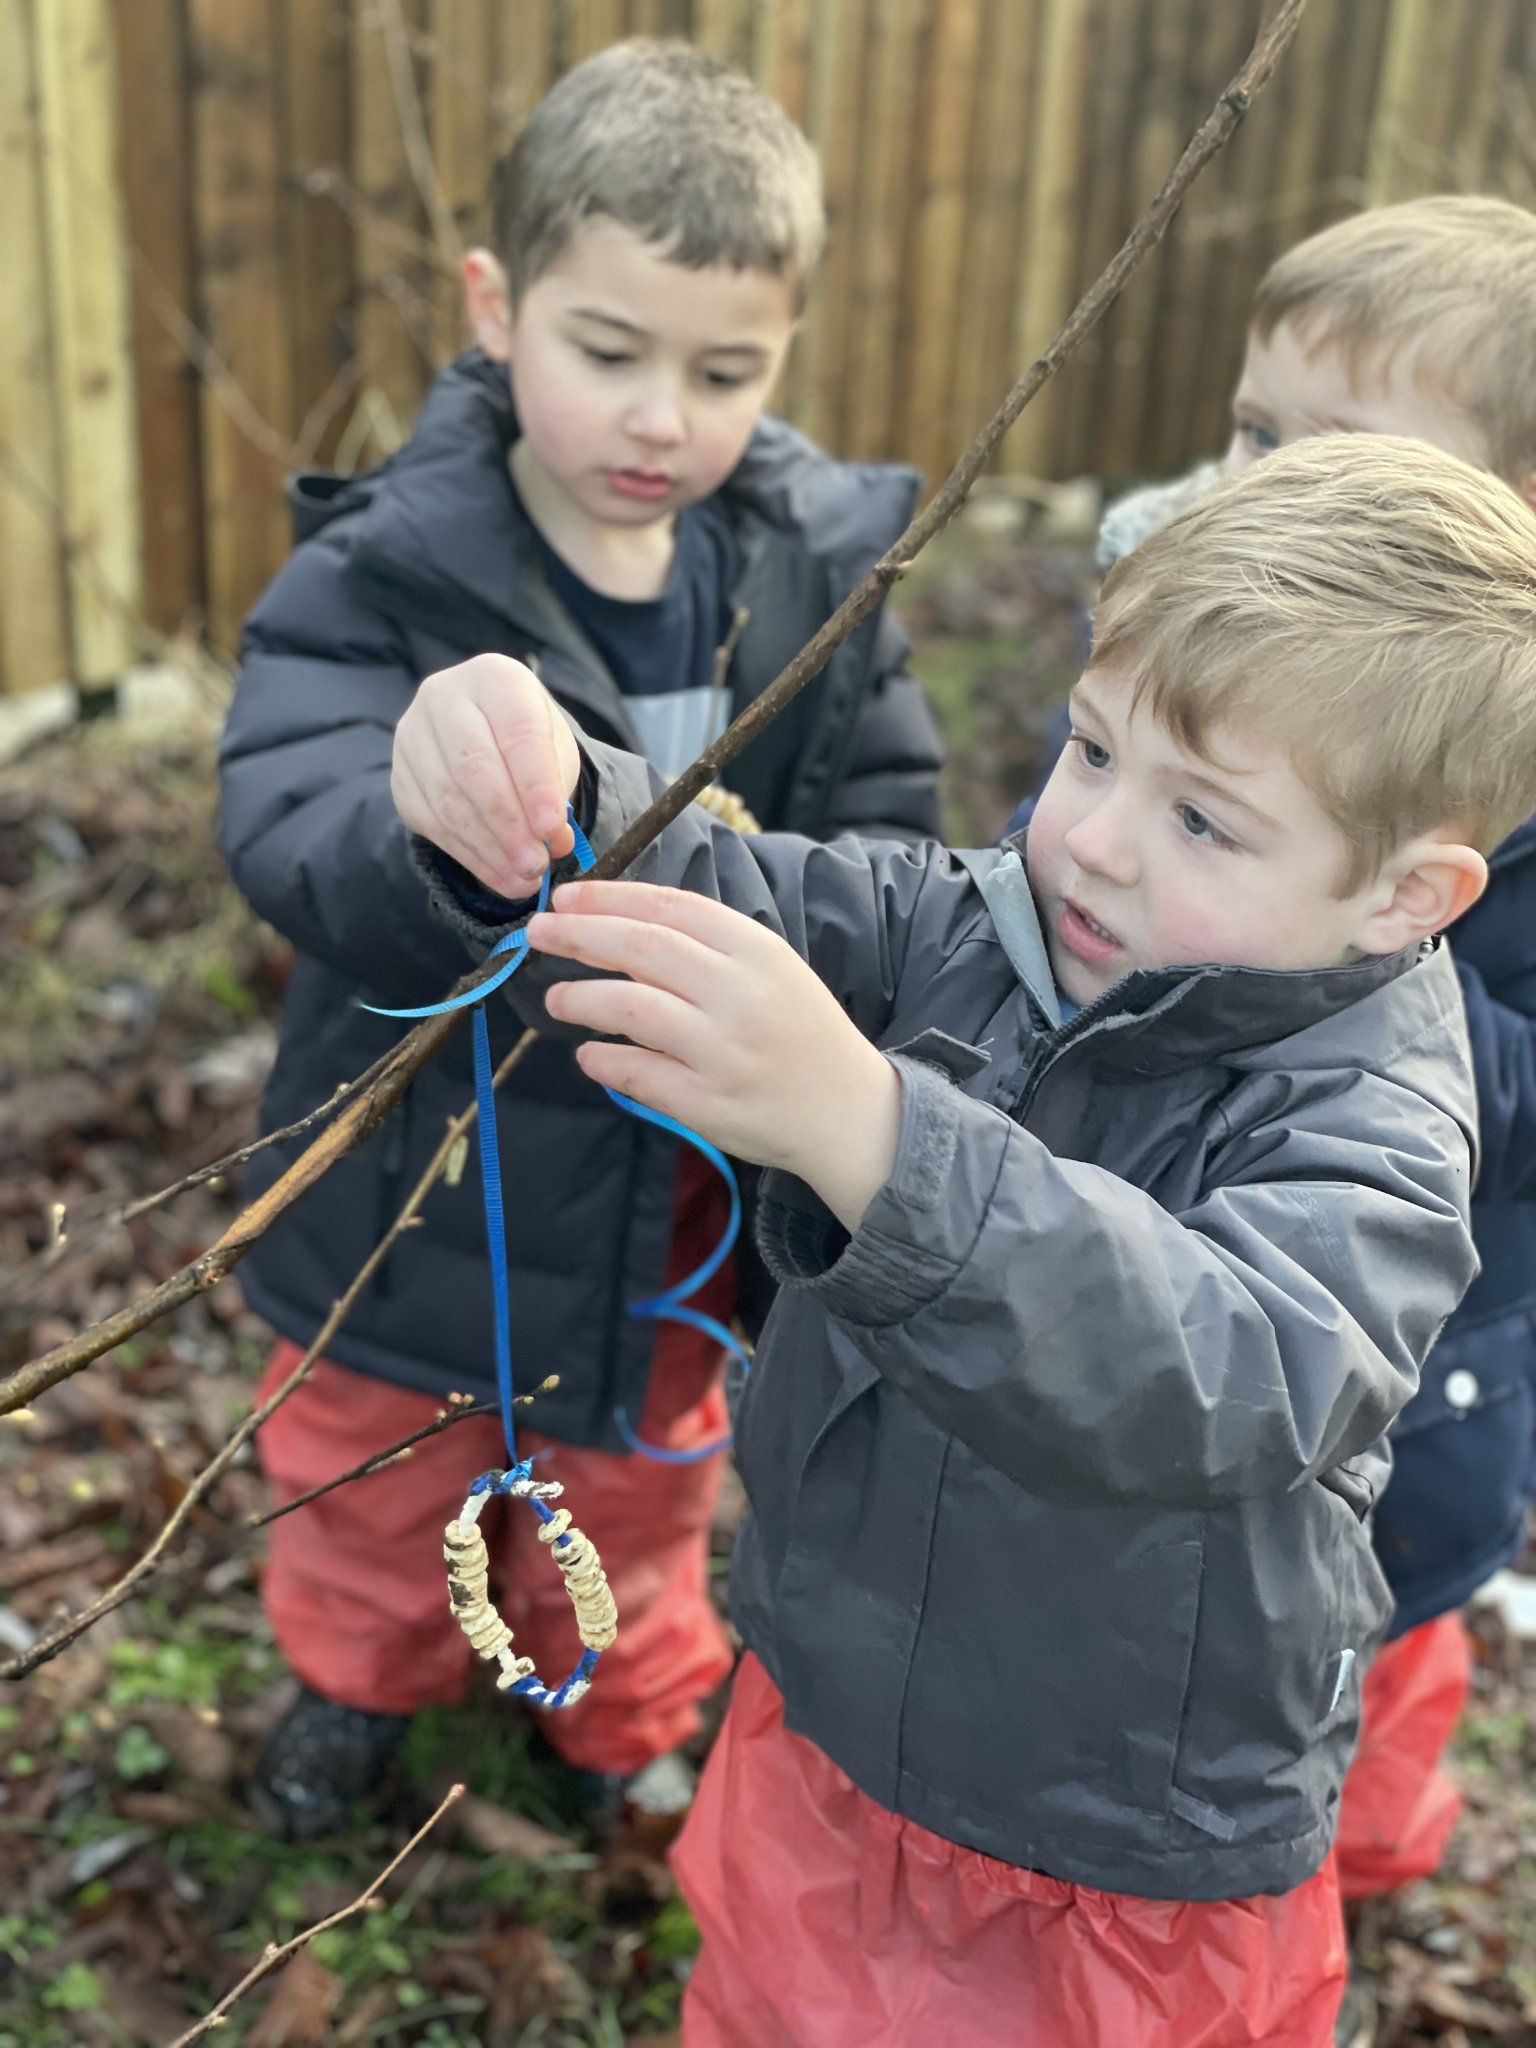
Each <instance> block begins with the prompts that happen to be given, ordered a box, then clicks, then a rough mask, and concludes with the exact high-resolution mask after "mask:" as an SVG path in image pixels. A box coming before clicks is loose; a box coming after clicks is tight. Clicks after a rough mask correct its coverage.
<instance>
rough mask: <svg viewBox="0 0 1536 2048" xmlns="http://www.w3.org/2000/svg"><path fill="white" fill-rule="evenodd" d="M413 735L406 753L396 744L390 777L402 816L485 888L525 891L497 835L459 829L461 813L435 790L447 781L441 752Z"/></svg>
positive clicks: (511, 892)
mask: <svg viewBox="0 0 1536 2048" xmlns="http://www.w3.org/2000/svg"><path fill="white" fill-rule="evenodd" d="M415 739H416V742H417V744H415V745H414V746H413V749H412V752H411V753H410V754H407V753H405V752H404V751H403V750H401V749H397V750H396V753H395V760H394V767H393V770H392V773H391V777H390V788H391V792H392V794H393V796H394V800H395V808H396V810H397V811H398V812H399V813H400V816H401V819H402V821H403V822H404V823H405V824H406V826H407V827H408V828H409V829H410V830H411V831H412V832H419V833H420V834H421V836H422V838H423V839H430V840H431V841H432V844H433V845H434V846H439V847H441V848H442V850H443V852H444V853H446V854H448V855H449V856H450V857H451V858H452V859H453V860H456V861H457V862H458V863H459V865H460V866H461V867H464V868H467V869H468V870H469V872H470V873H471V874H472V875H474V876H476V877H477V879H478V880H480V881H482V882H484V883H485V884H486V886H487V887H488V888H491V889H494V890H496V891H497V892H498V893H499V894H500V895H503V896H512V897H520V896H523V895H526V894H527V893H528V891H527V887H526V885H525V883H524V882H523V880H522V878H521V876H520V874H519V873H518V871H517V869H516V868H515V867H514V866H513V865H512V863H511V862H510V861H509V860H508V859H507V858H506V855H505V854H504V853H503V852H502V849H501V848H500V846H499V845H497V843H496V842H495V840H494V839H492V838H490V836H489V835H487V834H480V833H476V832H475V831H474V830H472V829H471V830H468V831H466V830H464V829H462V824H461V820H460V818H459V817H458V816H457V815H450V814H449V813H448V811H447V810H446V809H445V807H444V806H443V805H442V804H441V803H440V802H439V801H438V800H437V799H438V793H439V792H440V791H441V790H442V789H443V788H445V787H446V781H445V778H444V776H443V774H442V771H441V762H440V758H438V757H434V754H433V752H432V749H431V748H429V747H426V746H423V745H422V744H420V741H421V735H420V734H418V735H416V736H415Z"/></svg>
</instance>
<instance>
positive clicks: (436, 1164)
mask: <svg viewBox="0 0 1536 2048" xmlns="http://www.w3.org/2000/svg"><path fill="white" fill-rule="evenodd" d="M538 1035H539V1034H538V1033H537V1032H536V1031H533V1030H528V1031H525V1032H524V1033H523V1035H522V1037H521V1038H520V1039H519V1040H518V1041H517V1044H516V1045H515V1046H513V1048H512V1050H511V1051H510V1052H509V1053H508V1054H507V1056H506V1058H505V1059H504V1060H503V1061H502V1063H501V1065H500V1066H499V1067H498V1068H497V1070H496V1073H495V1075H494V1077H493V1080H492V1086H493V1087H499V1086H500V1084H501V1083H502V1081H503V1080H504V1079H505V1078H506V1076H507V1075H508V1074H510V1073H511V1071H512V1069H513V1068H514V1067H515V1066H516V1065H517V1064H518V1062H519V1061H520V1060H521V1059H522V1058H523V1056H524V1054H525V1053H526V1052H527V1050H528V1048H529V1046H531V1045H532V1044H533V1042H534V1040H535V1039H536V1038H537V1037H538ZM477 1114H478V1110H477V1106H476V1104H474V1103H473V1102H472V1103H471V1104H470V1105H469V1107H468V1109H466V1110H464V1111H463V1112H462V1114H461V1115H459V1116H457V1117H455V1118H454V1120H453V1122H452V1123H450V1124H449V1126H448V1129H447V1131H446V1132H445V1133H444V1136H443V1139H442V1142H441V1144H439V1146H438V1148H437V1150H436V1151H435V1152H434V1153H433V1155H432V1157H431V1159H429V1160H428V1162H427V1164H426V1167H425V1168H424V1169H423V1171H422V1175H421V1178H420V1180H418V1181H417V1183H416V1185H415V1187H414V1188H412V1190H411V1192H410V1194H409V1195H408V1196H407V1197H406V1201H405V1206H404V1207H403V1208H402V1209H401V1211H400V1213H399V1215H398V1216H397V1217H396V1218H395V1220H394V1222H393V1223H391V1225H390V1226H389V1228H388V1230H386V1231H385V1233H384V1235H383V1236H382V1237H381V1238H380V1239H379V1242H378V1243H377V1244H376V1245H375V1246H374V1248H373V1250H372V1251H371V1252H370V1253H369V1254H368V1256H367V1258H366V1259H364V1261H363V1263H362V1265H361V1266H360V1267H359V1268H358V1270H357V1272H356V1273H355V1274H354V1276H353V1279H352V1283H351V1285H350V1286H349V1287H348V1288H347V1291H346V1292H345V1294H343V1295H342V1296H341V1298H340V1300H339V1301H337V1302H336V1303H335V1305H334V1306H333V1307H332V1309H331V1312H330V1314H329V1315H328V1316H327V1317H326V1319H325V1321H324V1322H323V1323H322V1324H321V1326H320V1328H319V1329H318V1330H317V1331H316V1333H315V1338H314V1341H313V1343H312V1344H311V1345H310V1347H309V1349H308V1350H307V1351H306V1352H305V1354H304V1356H303V1357H302V1358H301V1359H300V1360H299V1362H298V1364H297V1365H296V1366H295V1367H294V1369H293V1371H292V1372H291V1373H290V1374H289V1375H288V1377H287V1379H285V1380H284V1381H283V1383H282V1385H281V1386H280V1387H278V1388H277V1389H276V1391H275V1392H273V1393H272V1394H270V1395H268V1397H267V1399H266V1400H265V1401H263V1402H262V1404H261V1406H260V1407H259V1408H253V1409H252V1410H251V1412H250V1414H249V1415H247V1416H246V1418H245V1420H244V1421H243V1422H242V1423H241V1424H240V1425H239V1427H238V1428H237V1429H236V1430H235V1432H234V1434H233V1435H232V1436H231V1437H230V1438H229V1440H228V1442H227V1443H225V1444H224V1446H223V1448H222V1449H221V1450H220V1451H219V1452H218V1453H217V1454H216V1456H214V1457H213V1458H212V1459H211V1460H210V1461H209V1463H208V1464H206V1465H205V1466H204V1467H203V1469H202V1471H201V1472H199V1473H198V1475H197V1477H196V1478H195V1479H194V1480H193V1481H192V1483H191V1485H190V1486H189V1487H188V1488H187V1490H186V1492H185V1493H184V1494H183V1495H182V1497H181V1499H180V1500H179V1501H178V1502H177V1503H176V1506H175V1509H174V1510H173V1511H172V1513H171V1514H170V1515H169V1516H168V1518H167V1520H166V1523H165V1526H164V1528H163V1529H161V1530H160V1532H159V1534H158V1535H157V1536H156V1537H155V1540H154V1542H153V1543H151V1545H150V1546H149V1548H148V1550H146V1551H145V1553H144V1555H143V1556H142V1557H141V1558H139V1559H138V1560H137V1561H136V1562H135V1563H134V1564H132V1565H130V1566H129V1568H128V1570H127V1571H126V1572H124V1574H123V1576H122V1577H121V1578H120V1579H119V1580H118V1581H117V1583H116V1585H113V1586H109V1587H108V1588H107V1590H106V1592H105V1593H103V1594H102V1595H101V1596H100V1598H99V1599H96V1600H93V1601H92V1602H91V1604H90V1606H89V1607H85V1608H82V1609H81V1611H80V1612H79V1613H78V1614H75V1615H71V1616H70V1618H69V1620H68V1621H65V1622H61V1623H60V1624H59V1626H58V1627H57V1628H55V1629H54V1630H53V1632H52V1634H50V1635H46V1636H43V1637H42V1638H40V1640H39V1641H37V1642H35V1643H33V1644H32V1646H31V1647H30V1648H29V1649H26V1650H23V1651H21V1652H20V1654H19V1655H17V1656H15V1657H11V1658H9V1659H7V1661H6V1662H5V1663H4V1664H0V1678H25V1677H26V1676H27V1675H28V1673H29V1672H32V1671H35V1670H36V1669H37V1667H38V1666H39V1665H40V1664H46V1663H48V1662H49V1661H50V1660H51V1659H52V1658H54V1657H57V1656H58V1654H59V1652H60V1651H61V1650H67V1649H68V1648H69V1646H70V1644H71V1643H74V1642H78V1641H79V1639H80V1637H81V1636H83V1635H84V1634H85V1632H86V1630H87V1629H89V1628H94V1627H95V1625H96V1623H97V1622H98V1621H100V1620H101V1618H102V1616H103V1615H104V1614H110V1613H111V1612H112V1611H113V1609H114V1608H118V1607H121V1606H122V1605H123V1603H124V1601H125V1600H129V1599H131V1598H132V1597H133V1595H134V1594H135V1593H136V1592H137V1591H138V1589H139V1587H140V1586H142V1585H143V1583H144V1581H145V1580H146V1579H148V1578H151V1577H153V1575H154V1574H155V1573H156V1572H157V1571H158V1570H159V1568H160V1563H161V1560H162V1559H163V1558H164V1556H165V1553H166V1551H167V1550H168V1549H169V1548H170V1546H171V1544H172V1543H173V1542H174V1541H175V1539H176V1537H177V1536H178V1535H179V1534H180V1533H181V1531H182V1530H183V1529H184V1528H185V1527H186V1525H187V1523H188V1522H189V1521H190V1520H191V1518H192V1511H193V1509H194V1508H196V1507H197V1506H198V1504H199V1503H200V1502H201V1501H203V1500H205V1499H206V1498H207V1497H208V1495H209V1493H210V1492H211V1491H212V1490H213V1488H214V1486H215V1485H217V1483H218V1481H219V1480H220V1479H221V1478H222V1477H223V1476H224V1474H225V1473H226V1472H227V1471H228V1470H229V1468H230V1466H231V1465H232V1464H233V1462H234V1460H235V1458H236V1457H237V1456H238V1455H239V1453H240V1451H241V1450H243V1449H244V1447H245V1445H246V1444H248V1443H249V1442H250V1440H251V1438H252V1437H253V1436H254V1435H255V1434H256V1432H257V1430H258V1429H260V1428H261V1426H262V1424H263V1423H264V1422H267V1421H269V1420H270V1419H271V1417H272V1416H274V1415H275V1414H276V1413H277V1411H278V1409H279V1408H281V1406H282V1405H283V1403H284V1402H285V1401H286V1400H287V1399H288V1396H289V1395H290V1394H291V1393H293V1392H294V1391H295V1390H296V1389H297V1388H298V1387H300V1386H302V1384H303V1383H304V1381H305V1380H307V1379H308V1378H309V1375H310V1372H311V1370H312V1369H313V1367H314V1364H315V1361H316V1360H317V1359H318V1358H319V1357H320V1356H321V1355H322V1353H323V1352H324V1350H325V1347H326V1346H327V1344H329V1343H330V1341H331V1339H332V1338H333V1337H334V1336H335V1334H336V1332H337V1331H338V1330H339V1329H340V1328H341V1326H342V1324H343V1322H345V1320H346V1318H347V1316H348V1314H349V1313H350V1312H351V1309H352V1305H353V1303H354V1302H355V1301H356V1300H357V1298H358V1296H359V1295H360V1294H361V1293H362V1291H363V1289H364V1288H365V1287H366V1286H367V1284H368V1282H369V1281H370V1280H371V1279H372V1278H373V1276H374V1274H375V1273H376V1272H377V1271H378V1269H379V1267H380V1266H381V1265H382V1264H383V1263H384V1260H385V1259H386V1258H387V1257H388V1256H389V1254H390V1252H391V1251H392V1250H393V1249H394V1246H395V1244H396V1243H397V1242H398V1240H399V1239H400V1238H401V1237H402V1236H403V1235H404V1233H405V1232H406V1231H407V1230H409V1229H410V1228H411V1226H412V1224H413V1223H414V1222H415V1220H416V1214H417V1211H418V1210H419V1209H420V1207H421V1205H422V1203H423V1202H424V1201H425V1200H426V1198H427V1196H428V1194H429V1193H430V1191H431V1189H432V1188H433V1187H434V1186H435V1185H436V1183H437V1180H438V1178H439V1176H440V1175H441V1174H442V1171H443V1168H444V1167H445V1166H446V1165H447V1163H448V1155H449V1153H450V1152H452V1150H453V1148H454V1146H455V1145H456V1144H457V1143H458V1141H459V1139H460V1137H462V1136H463V1134H464V1133H465V1132H466V1131H468V1129H469V1128H470V1126H471V1125H472V1124H473V1123H474V1121H475V1117H476V1115H477ZM336 1483H337V1484H339V1483H340V1482H339V1481H338V1482H336Z"/></svg>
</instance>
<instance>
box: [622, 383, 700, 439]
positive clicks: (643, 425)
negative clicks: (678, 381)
mask: <svg viewBox="0 0 1536 2048" xmlns="http://www.w3.org/2000/svg"><path fill="white" fill-rule="evenodd" d="M625 424H626V425H627V427H628V428H629V431H630V432H631V433H632V434H633V435H634V437H635V439H636V440H637V441H647V442H649V443H650V444H651V446H652V447H656V448H675V447H676V446H677V444H678V442H679V441H681V440H682V439H683V438H684V436H685V433H686V429H685V427H684V424H683V408H682V405H681V404H680V402H679V400H678V396H677V393H676V392H675V391H671V390H666V389H662V390H657V391H650V392H647V393H646V395H645V396H644V397H643V398H641V399H640V400H639V401H638V402H637V403H636V404H635V405H633V406H632V407H631V408H630V412H629V418H628V420H627V421H626V422H625Z"/></svg>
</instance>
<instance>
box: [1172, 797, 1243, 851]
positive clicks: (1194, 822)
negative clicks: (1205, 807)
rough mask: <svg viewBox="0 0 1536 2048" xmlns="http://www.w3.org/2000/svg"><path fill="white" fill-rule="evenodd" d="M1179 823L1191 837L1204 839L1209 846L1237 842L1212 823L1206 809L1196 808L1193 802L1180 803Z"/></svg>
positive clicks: (1231, 844)
mask: <svg viewBox="0 0 1536 2048" xmlns="http://www.w3.org/2000/svg"><path fill="white" fill-rule="evenodd" d="M1179 823H1180V824H1181V825H1182V826H1183V827H1184V830H1185V831H1186V832H1187V833H1188V834H1189V836H1190V838H1191V839H1199V840H1202V841H1204V843H1205V844H1206V845H1207V846H1233V845H1235V844H1236V841H1235V840H1232V839H1229V838H1228V837H1227V835H1226V833H1225V832H1223V831H1221V830H1219V829H1218V828H1217V827H1216V826H1215V825H1213V824H1212V823H1211V821H1210V819H1209V818H1208V817H1207V816H1206V815H1205V813H1204V811H1200V810H1196V808H1195V806H1194V805H1193V804H1180V805H1179Z"/></svg>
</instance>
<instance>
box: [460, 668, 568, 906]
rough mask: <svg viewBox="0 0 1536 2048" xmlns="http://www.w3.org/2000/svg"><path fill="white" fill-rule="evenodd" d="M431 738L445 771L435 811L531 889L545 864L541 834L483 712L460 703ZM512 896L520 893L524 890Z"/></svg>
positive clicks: (465, 703)
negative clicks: (493, 852)
mask: <svg viewBox="0 0 1536 2048" xmlns="http://www.w3.org/2000/svg"><path fill="white" fill-rule="evenodd" d="M432 736H433V738H434V739H435V740H436V741H437V744H438V747H439V751H440V753H441V755H442V758H443V761H444V764H445V769H446V774H445V779H444V784H443V787H442V788H441V790H440V791H438V792H437V808H438V811H439V813H440V814H441V815H442V816H443V817H444V818H445V820H446V821H447V822H448V823H449V824H451V825H453V826H454V827H455V828H456V829H457V831H458V832H459V834H460V836H461V837H462V838H464V839H465V840H467V841H468V842H469V843H470V844H472V845H479V846H481V847H483V848H486V849H492V848H494V849H495V850H496V852H497V853H499V855H500V857H501V859H502V860H503V861H505V862H506V863H508V864H509V865H510V868H511V869H512V871H513V872H514V873H515V874H516V875H517V877H518V879H519V881H520V882H521V883H523V884H524V885H527V884H528V883H530V882H531V883H533V884H534V885H537V882H538V879H539V877H540V876H541V875H542V874H543V872H544V870H545V868H546V867H547V866H548V862H549V857H548V854H547V853H546V851H545V847H544V836H543V834H542V833H541V832H539V831H538V830H537V829H536V828H535V827H534V825H533V824H532V823H531V821H530V818H529V814H528V810H527V808H526V805H525V802H524V798H523V792H522V790H521V789H520V788H519V786H518V783H517V781H516V780H515V779H514V777H513V774H512V772H511V771H510V769H509V768H508V766H507V763H506V761H505V759H504V758H503V756H502V753H501V749H500V746H499V744H498V741H497V737H496V734H495V732H494V731H493V730H492V727H491V725H490V722H489V721H488V720H487V718H486V716H485V713H484V712H483V711H482V710H481V708H480V707H479V705H477V704H473V703H467V702H464V701H462V700H461V701H460V702H458V703H456V704H454V705H452V706H451V707H449V708H448V711H447V716H446V717H445V719H444V721H443V723H442V725H441V726H434V727H433V728H432ZM530 779H532V778H531V777H530ZM512 893H514V894H517V893H522V894H526V893H527V889H526V886H524V888H523V889H522V890H521V891H513V892H512Z"/></svg>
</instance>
